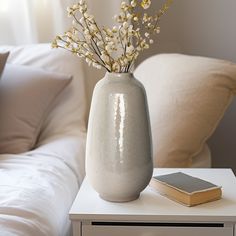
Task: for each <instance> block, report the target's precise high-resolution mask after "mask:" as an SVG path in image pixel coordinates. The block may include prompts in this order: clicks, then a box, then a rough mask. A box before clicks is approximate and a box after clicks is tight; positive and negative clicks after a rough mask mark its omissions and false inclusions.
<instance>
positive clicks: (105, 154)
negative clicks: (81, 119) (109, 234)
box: [86, 73, 153, 202]
mask: <svg viewBox="0 0 236 236" xmlns="http://www.w3.org/2000/svg"><path fill="white" fill-rule="evenodd" d="M152 172H153V161H152V140H151V129H150V120H149V111H148V105H147V98H146V92H145V89H144V87H143V85H142V84H141V83H140V82H139V81H138V80H137V79H135V78H134V76H133V74H132V73H106V75H105V77H104V78H103V79H102V80H100V81H99V82H98V83H97V84H96V86H95V89H94V92H93V97H92V103H91V108H90V115H89V123H88V134H87V144H86V175H87V178H88V180H89V182H90V184H91V185H92V187H93V188H94V189H95V190H96V191H97V192H98V193H99V195H100V197H101V198H103V199H105V200H107V201H112V202H126V201H132V200H135V199H137V198H138V197H139V195H140V192H141V191H142V190H143V189H144V188H145V187H146V186H147V185H148V183H149V181H150V179H151V176H152Z"/></svg>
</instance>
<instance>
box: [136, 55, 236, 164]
mask: <svg viewBox="0 0 236 236" xmlns="http://www.w3.org/2000/svg"><path fill="white" fill-rule="evenodd" d="M135 76H136V77H137V78H138V79H140V81H141V82H142V83H143V84H144V86H145V88H146V92H147V97H148V103H149V111H150V119H151V127H152V135H153V157H154V163H155V166H159V167H189V166H191V164H192V157H194V156H195V155H197V154H198V153H199V152H201V150H202V149H203V147H204V146H205V142H206V141H207V139H208V138H209V137H210V136H211V134H212V133H213V132H214V130H215V128H216V127H217V125H218V123H219V121H220V120H221V118H222V117H223V115H224V112H225V110H226V109H227V107H228V106H229V104H230V102H231V101H232V99H233V96H234V94H235V92H236V65H235V64H233V63H230V62H227V61H222V60H217V59H210V58H203V57H194V56H185V55H178V54H163V55H157V56H154V57H152V58H149V59H147V60H146V61H145V62H143V63H142V64H141V65H140V66H139V67H138V68H137V69H136V72H135Z"/></svg>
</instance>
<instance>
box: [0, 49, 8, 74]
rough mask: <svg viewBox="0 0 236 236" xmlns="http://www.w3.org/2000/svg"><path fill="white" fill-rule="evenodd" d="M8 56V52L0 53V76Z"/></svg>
mask: <svg viewBox="0 0 236 236" xmlns="http://www.w3.org/2000/svg"><path fill="white" fill-rule="evenodd" d="M8 56H9V52H6V53H0V77H1V75H2V72H3V69H4V67H5V64H6V61H7V57H8Z"/></svg>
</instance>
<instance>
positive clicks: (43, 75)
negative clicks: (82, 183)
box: [0, 64, 71, 153]
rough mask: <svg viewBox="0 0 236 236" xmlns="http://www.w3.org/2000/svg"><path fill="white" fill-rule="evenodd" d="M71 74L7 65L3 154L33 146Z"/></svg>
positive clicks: (0, 106)
mask: <svg viewBox="0 0 236 236" xmlns="http://www.w3.org/2000/svg"><path fill="white" fill-rule="evenodd" d="M70 81H71V78H70V76H65V75H62V74H57V73H51V72H50V73H49V72H45V71H44V70H40V69H33V68H31V67H27V66H17V65H10V64H7V65H6V67H5V70H4V72H3V75H2V80H1V86H0V96H1V98H0V113H1V123H0V153H22V152H26V151H28V150H30V149H32V148H33V147H34V145H35V143H36V141H37V137H38V135H39V132H40V129H41V125H42V123H43V121H44V120H45V118H46V117H47V115H48V113H49V112H50V110H51V109H52V108H53V104H55V103H54V101H55V99H56V98H57V96H58V95H59V94H60V92H62V90H63V89H64V88H65V87H66V86H67V85H68V84H69V82H70Z"/></svg>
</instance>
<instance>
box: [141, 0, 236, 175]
mask: <svg viewBox="0 0 236 236" xmlns="http://www.w3.org/2000/svg"><path fill="white" fill-rule="evenodd" d="M163 2H164V1H161V2H160V1H153V3H152V11H153V13H154V12H155V11H156V10H157V9H159V7H160V3H163ZM235 9H236V1H235V0H224V1H222V0H207V1H206V0H198V1H196V0H178V1H174V4H173V5H172V7H171V8H170V10H169V12H168V13H167V14H166V15H165V16H164V17H163V18H162V22H161V34H160V35H159V36H158V37H157V38H155V43H154V44H153V45H152V46H151V48H150V50H147V51H146V52H145V53H143V54H142V56H141V57H140V58H139V60H138V64H139V63H140V62H142V61H143V60H144V59H146V58H148V57H150V56H151V55H154V54H157V53H184V54H191V55H201V56H207V57H214V58H220V59H226V60H230V61H233V62H236V27H235V24H236V14H235ZM157 69H158V68H157ZM176 69H178V68H176ZM235 121H236V99H235V100H234V102H233V103H232V105H231V106H230V107H229V109H228V111H227V112H226V115H225V116H224V118H223V120H222V121H221V123H220V125H219V126H218V128H217V130H216V131H215V133H214V134H213V136H212V137H211V139H210V140H209V145H210V148H211V153H212V157H213V158H212V159H213V167H230V168H233V169H234V172H235V173H236V123H235Z"/></svg>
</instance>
